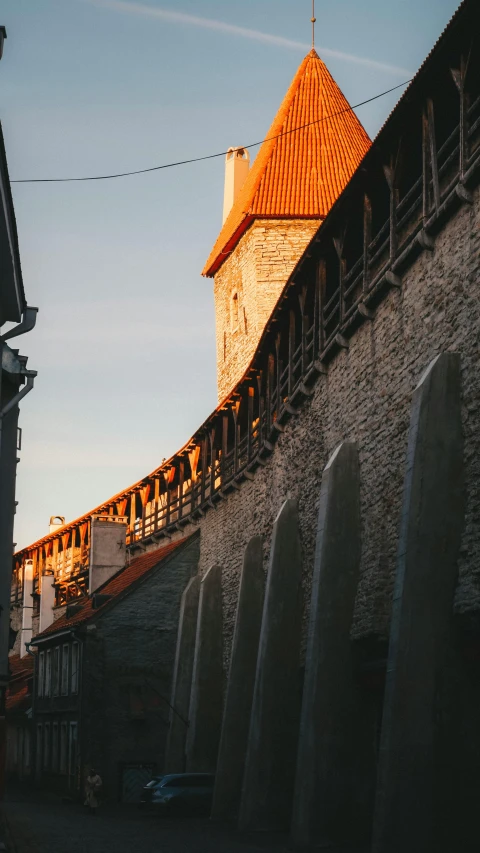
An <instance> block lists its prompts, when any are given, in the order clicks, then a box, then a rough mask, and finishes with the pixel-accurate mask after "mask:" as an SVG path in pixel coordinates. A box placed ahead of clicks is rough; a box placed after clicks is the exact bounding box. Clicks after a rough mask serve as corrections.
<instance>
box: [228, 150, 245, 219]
mask: <svg viewBox="0 0 480 853" xmlns="http://www.w3.org/2000/svg"><path fill="white" fill-rule="evenodd" d="M249 169H250V154H249V153H248V151H247V149H246V148H229V149H228V151H227V157H226V160H225V192H224V196H223V221H224V222H225V220H226V218H227V216H228V214H229V213H230V211H231V209H232V207H233V204H234V202H235V199H236V198H237V196H238V193H239V192H240V190H241V189H242V187H243V185H244V183H245V179H246V177H247V175H248V170H249Z"/></svg>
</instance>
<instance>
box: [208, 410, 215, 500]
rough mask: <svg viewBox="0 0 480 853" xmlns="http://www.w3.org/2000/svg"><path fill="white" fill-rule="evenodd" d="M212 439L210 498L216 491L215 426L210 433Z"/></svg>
mask: <svg viewBox="0 0 480 853" xmlns="http://www.w3.org/2000/svg"><path fill="white" fill-rule="evenodd" d="M209 440H210V500H211V499H212V495H213V493H214V491H215V468H216V459H215V455H216V454H215V427H212V429H211V430H210V435H209Z"/></svg>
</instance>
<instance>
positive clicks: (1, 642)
mask: <svg viewBox="0 0 480 853" xmlns="http://www.w3.org/2000/svg"><path fill="white" fill-rule="evenodd" d="M5 37H6V31H5V27H3V26H2V27H0V59H1V58H2V54H3V45H4V39H5ZM36 316H37V309H36V308H31V307H29V306H28V305H27V300H26V297H25V291H24V287H23V280H22V272H21V267H20V253H19V247H18V235H17V228H16V223H15V212H14V208H13V199H12V194H11V187H10V179H9V175H8V167H7V158H6V153H5V145H4V140H3V131H2V128H1V125H0V355H1V365H0V793H1V789H2V787H3V775H4V765H5V750H6V729H5V697H6V689H7V684H8V678H9V671H8V654H9V650H10V647H11V633H10V618H9V613H10V589H11V578H12V562H11V561H12V552H13V549H14V544H13V522H14V515H15V507H16V503H15V479H16V469H17V462H18V461H19V460H18V452H19V449H20V444H21V442H20V440H19V435H20V433H19V431H18V416H19V408H18V406H19V403H20V400H21V399H22V398H23V397H24V396H25V395H26V394H28V392H29V391H30V390H31V389H32V387H33V382H34V379H35V376H36V373H35V371H32V370H29V369H27V361H28V358H27V356H22V355H20V354H19V350H18V349H12V348H11V347H10V346H9V344H7V340H10V339H11V338H15V337H18V336H19V335H23V334H25V333H26V332H29V331H30V330H31V329H33V327H34V325H35V321H36ZM6 323H13V324H15V325H14V326H13V327H11V328H10V329H9V330H8V331H7V330H6V329H5V324H6Z"/></svg>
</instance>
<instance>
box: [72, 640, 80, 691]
mask: <svg viewBox="0 0 480 853" xmlns="http://www.w3.org/2000/svg"><path fill="white" fill-rule="evenodd" d="M79 686H80V643H79V642H78V640H74V642H73V643H72V657H71V666H70V693H72V694H77V693H78V691H79Z"/></svg>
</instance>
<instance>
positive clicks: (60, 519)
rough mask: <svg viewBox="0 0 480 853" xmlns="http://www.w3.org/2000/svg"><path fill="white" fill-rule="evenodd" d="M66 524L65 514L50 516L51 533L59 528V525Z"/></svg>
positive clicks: (49, 528)
mask: <svg viewBox="0 0 480 853" xmlns="http://www.w3.org/2000/svg"><path fill="white" fill-rule="evenodd" d="M64 524H65V518H64V516H63V515H51V516H50V524H49V527H48V532H49V533H54V532H55V530H58V528H59V527H63V525H64Z"/></svg>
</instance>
